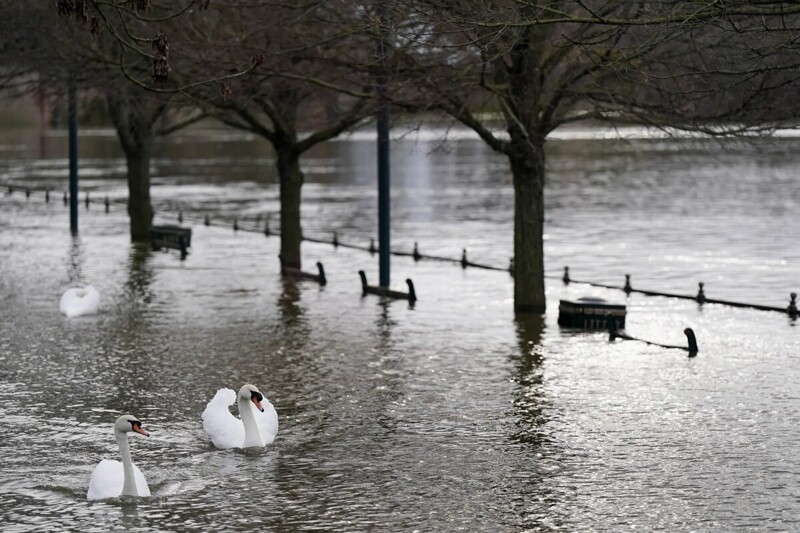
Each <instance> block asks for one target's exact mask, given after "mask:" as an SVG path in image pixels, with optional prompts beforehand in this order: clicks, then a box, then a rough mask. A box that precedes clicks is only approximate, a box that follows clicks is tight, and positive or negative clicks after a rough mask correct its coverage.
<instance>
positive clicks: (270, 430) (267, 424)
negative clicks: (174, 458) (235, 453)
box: [202, 385, 278, 450]
mask: <svg viewBox="0 0 800 533" xmlns="http://www.w3.org/2000/svg"><path fill="white" fill-rule="evenodd" d="M234 402H236V403H237V404H238V406H239V416H240V417H241V420H240V419H238V418H236V417H235V416H233V415H232V414H231V412H230V411H229V410H228V406H229V405H232V404H233V403H234ZM202 419H203V430H204V431H205V432H206V434H207V435H208V436H209V437H211V440H212V442H213V443H214V446H216V447H217V448H220V449H223V450H224V449H228V448H252V447H261V446H266V445H267V444H271V443H272V441H273V440H275V435H277V434H278V413H277V412H276V411H275V407H273V406H272V404H271V403H270V402H269V400H267V398H266V397H264V395H263V394H261V392H260V391H259V390H258V388H257V387H256V386H255V385H244V386H243V387H242V388H241V389H239V394H236V393H235V392H233V391H232V390H231V389H219V390H218V391H217V393H216V394H215V395H214V398H212V399H211V401H210V402H208V405H207V406H206V408H205V410H204V411H203V415H202Z"/></svg>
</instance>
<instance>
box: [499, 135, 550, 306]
mask: <svg viewBox="0 0 800 533" xmlns="http://www.w3.org/2000/svg"><path fill="white" fill-rule="evenodd" d="M508 158H509V161H510V163H511V173H512V176H513V180H514V310H515V311H516V312H517V313H544V312H545V308H546V301H545V292H544V182H545V171H544V142H543V141H542V142H539V143H536V144H532V143H531V142H530V141H527V140H520V141H512V148H511V150H509V153H508Z"/></svg>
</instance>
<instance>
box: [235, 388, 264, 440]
mask: <svg viewBox="0 0 800 533" xmlns="http://www.w3.org/2000/svg"><path fill="white" fill-rule="evenodd" d="M238 403H239V416H241V417H242V424H243V425H244V445H243V447H244V448H249V447H251V446H263V443H262V442H261V433H260V432H259V431H258V424H257V423H256V417H255V414H254V413H253V407H252V406H251V405H250V400H246V399H245V398H239V400H238Z"/></svg>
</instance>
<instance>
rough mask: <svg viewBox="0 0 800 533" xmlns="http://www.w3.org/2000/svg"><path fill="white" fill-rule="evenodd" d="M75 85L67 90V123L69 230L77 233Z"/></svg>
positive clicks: (70, 83) (71, 84) (72, 83)
mask: <svg viewBox="0 0 800 533" xmlns="http://www.w3.org/2000/svg"><path fill="white" fill-rule="evenodd" d="M76 107H77V106H76V103H75V83H74V82H72V81H70V82H69V87H68V88H67V122H68V123H69V229H70V231H72V233H73V234H77V233H78V117H77V112H76Z"/></svg>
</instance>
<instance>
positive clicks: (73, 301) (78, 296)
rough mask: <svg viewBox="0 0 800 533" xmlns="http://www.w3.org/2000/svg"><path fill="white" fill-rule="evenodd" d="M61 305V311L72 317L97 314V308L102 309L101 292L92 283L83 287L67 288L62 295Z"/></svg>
mask: <svg viewBox="0 0 800 533" xmlns="http://www.w3.org/2000/svg"><path fill="white" fill-rule="evenodd" d="M59 307H60V308H61V313H63V314H65V315H67V316H68V317H70V318H72V317H74V316H82V315H94V314H97V310H98V309H100V293H98V292H97V290H96V289H95V288H94V287H92V286H91V285H87V286H86V287H83V288H73V289H67V291H66V292H65V293H64V294H63V295H62V296H61V303H60V305H59Z"/></svg>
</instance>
